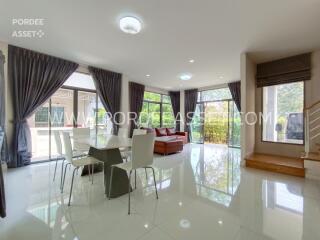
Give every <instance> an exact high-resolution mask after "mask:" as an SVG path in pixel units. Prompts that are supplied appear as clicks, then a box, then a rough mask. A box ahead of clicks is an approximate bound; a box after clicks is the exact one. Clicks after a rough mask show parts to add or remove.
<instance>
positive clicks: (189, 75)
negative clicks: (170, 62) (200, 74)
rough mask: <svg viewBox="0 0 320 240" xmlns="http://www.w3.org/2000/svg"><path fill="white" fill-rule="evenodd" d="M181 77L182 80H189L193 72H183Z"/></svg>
mask: <svg viewBox="0 0 320 240" xmlns="http://www.w3.org/2000/svg"><path fill="white" fill-rule="evenodd" d="M179 78H180V79H181V80H182V81H188V80H190V79H191V78H192V74H191V73H181V74H180V76H179Z"/></svg>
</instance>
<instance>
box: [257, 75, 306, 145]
mask: <svg viewBox="0 0 320 240" xmlns="http://www.w3.org/2000/svg"><path fill="white" fill-rule="evenodd" d="M298 82H303V110H302V117H303V135H302V136H303V139H302V143H289V142H275V141H268V140H263V124H261V132H260V134H261V136H260V141H261V142H262V143H273V144H285V145H295V146H304V145H305V124H306V123H305V112H304V109H305V108H306V81H297V82H291V83H298ZM291 83H282V84H277V85H273V86H278V85H284V84H291ZM266 87H269V86H266ZM263 88H264V87H261V90H260V91H261V106H260V107H261V108H260V110H261V111H260V112H261V113H262V114H263V113H264V112H263V104H264V101H263V96H264V95H263V94H264V93H263ZM260 120H261V119H260Z"/></svg>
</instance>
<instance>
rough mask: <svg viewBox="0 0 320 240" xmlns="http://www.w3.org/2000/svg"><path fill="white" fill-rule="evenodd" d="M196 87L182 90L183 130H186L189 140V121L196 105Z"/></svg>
mask: <svg viewBox="0 0 320 240" xmlns="http://www.w3.org/2000/svg"><path fill="white" fill-rule="evenodd" d="M197 98H198V89H190V90H185V91H184V118H185V131H186V132H188V140H189V141H191V126H190V124H191V122H192V118H193V114H194V111H195V110H196V106H197Z"/></svg>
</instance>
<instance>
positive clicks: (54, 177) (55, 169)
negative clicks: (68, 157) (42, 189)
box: [53, 157, 58, 181]
mask: <svg viewBox="0 0 320 240" xmlns="http://www.w3.org/2000/svg"><path fill="white" fill-rule="evenodd" d="M57 165H58V157H57V158H56V166H55V167H54V173H53V181H54V180H55V179H56V172H57Z"/></svg>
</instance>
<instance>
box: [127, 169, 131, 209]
mask: <svg viewBox="0 0 320 240" xmlns="http://www.w3.org/2000/svg"><path fill="white" fill-rule="evenodd" d="M131 173H132V170H130V173H129V190H128V191H129V192H128V193H129V195H128V196H129V201H128V215H130V192H131V191H130V190H131V189H130V188H131V185H130V182H131Z"/></svg>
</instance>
